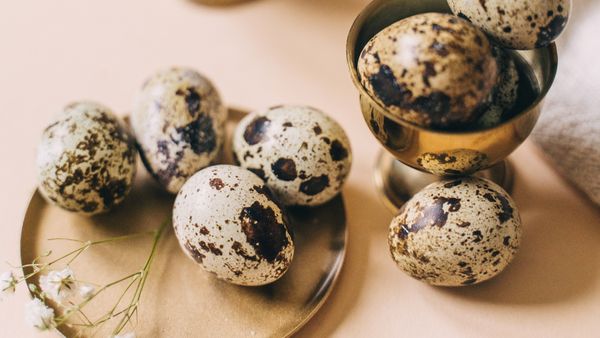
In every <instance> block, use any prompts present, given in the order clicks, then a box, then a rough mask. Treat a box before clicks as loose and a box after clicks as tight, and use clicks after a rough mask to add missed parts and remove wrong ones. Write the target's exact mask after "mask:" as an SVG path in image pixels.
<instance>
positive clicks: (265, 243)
mask: <svg viewBox="0 0 600 338" xmlns="http://www.w3.org/2000/svg"><path fill="white" fill-rule="evenodd" d="M173 226H174V228H175V234H176V236H177V239H178V240H179V243H180V245H181V247H182V249H183V251H184V252H185V253H186V254H187V255H188V256H189V257H191V258H192V259H194V260H195V261H196V262H197V263H198V264H200V266H202V268H204V270H206V271H208V272H212V273H214V274H215V275H216V276H217V277H218V278H220V279H223V280H226V281H228V282H231V283H233V284H238V285H246V286H258V285H264V284H268V283H272V282H274V281H276V280H277V279H279V278H280V277H281V276H283V274H284V273H285V272H286V271H287V269H288V267H289V266H290V263H291V262H292V258H293V256H294V241H293V238H292V235H291V232H290V229H289V228H288V224H287V222H286V217H285V215H284V211H283V210H282V209H280V208H279V206H278V205H277V203H276V202H275V201H274V200H273V198H272V196H271V194H270V192H269V189H268V188H267V187H266V186H265V184H264V182H263V181H262V180H261V179H260V178H259V177H258V176H256V175H255V174H253V173H252V172H250V171H248V170H246V169H243V168H240V167H236V166H231V165H217V166H212V167H208V168H206V169H203V170H201V171H199V172H198V173H196V174H195V175H193V176H192V177H191V178H190V179H189V180H188V181H187V182H186V183H185V184H184V185H183V187H182V188H181V190H180V191H179V193H178V194H177V198H176V199H175V206H174V208H173Z"/></svg>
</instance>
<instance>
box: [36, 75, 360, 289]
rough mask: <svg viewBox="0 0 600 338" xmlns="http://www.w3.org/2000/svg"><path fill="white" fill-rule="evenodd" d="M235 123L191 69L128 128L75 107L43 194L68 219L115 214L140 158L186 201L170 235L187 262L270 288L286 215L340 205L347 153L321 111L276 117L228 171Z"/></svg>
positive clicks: (278, 111)
mask: <svg viewBox="0 0 600 338" xmlns="http://www.w3.org/2000/svg"><path fill="white" fill-rule="evenodd" d="M226 121H227V109H226V107H225V106H224V104H223V102H222V101H221V98H220V95H219V92H218V91H217V89H216V88H215V86H214V85H213V84H212V83H211V81H210V80H208V79H207V78H206V77H204V76H203V75H201V74H200V73H198V72H197V71H195V70H193V69H189V68H170V69H165V70H162V71H159V72H157V73H155V74H154V75H152V76H150V77H149V78H148V79H147V80H146V81H145V82H144V84H143V85H142V87H141V89H140V90H139V92H138V93H137V96H136V98H135V103H134V107H133V110H132V113H131V116H130V123H129V125H128V124H126V123H125V122H124V121H122V120H121V119H119V118H118V117H117V116H116V115H115V114H113V113H112V112H111V110H110V109H109V108H107V107H105V106H103V105H101V104H98V103H94V102H87V101H82V102H75V103H72V104H69V105H68V106H66V107H65V108H64V109H63V110H62V111H61V112H60V113H59V114H58V115H57V116H56V117H55V119H54V121H53V122H52V123H51V124H50V125H49V126H48V127H47V128H46V129H45V130H44V132H43V135H42V140H41V142H40V144H39V147H38V154H37V176H38V186H39V191H40V193H41V194H42V196H44V197H45V198H46V199H47V200H48V201H49V202H51V203H53V204H55V205H57V206H59V207H61V208H63V209H66V210H68V211H72V212H77V213H81V214H84V215H95V214H99V213H103V212H108V211H109V210H111V209H113V208H114V207H116V206H117V205H118V204H120V203H121V202H122V201H123V200H124V199H125V197H126V196H127V194H128V193H129V191H130V190H131V188H132V186H133V182H134V178H135V174H136V165H137V164H136V162H137V154H138V153H139V155H140V158H141V159H142V162H143V164H144V166H145V167H146V169H147V171H148V172H149V173H150V174H151V176H152V177H153V178H154V179H155V181H156V182H157V183H158V184H159V185H160V186H161V187H162V188H163V189H164V190H165V191H167V192H169V193H172V194H177V195H176V197H175V202H174V207H173V227H174V229H175V234H176V236H177V238H178V240H179V243H180V244H181V248H182V249H183V251H184V252H185V253H186V254H187V255H188V256H189V257H190V258H192V259H193V260H194V261H195V262H197V263H198V264H199V265H200V266H201V267H202V268H203V269H204V270H206V271H208V272H210V273H212V274H214V275H215V276H216V277H217V278H219V279H222V280H225V281H228V282H230V283H234V284H238V285H246V286H258V285H265V284H268V283H272V282H274V281H276V280H278V279H279V278H281V277H282V276H283V275H284V274H285V272H286V271H287V270H288V268H289V266H290V264H291V262H292V259H293V256H294V251H295V245H294V237H293V232H292V229H291V225H290V224H289V221H288V218H287V217H286V207H288V206H307V207H310V206H317V205H321V204H324V203H326V202H328V201H329V200H331V199H332V198H333V197H335V196H336V195H337V194H338V193H340V191H341V189H342V185H343V184H344V182H345V180H346V177H347V176H348V173H349V171H350V166H351V159H352V153H351V149H350V143H349V140H348V137H347V136H346V134H345V132H344V130H343V129H342V127H341V126H340V125H339V124H338V123H337V122H336V121H334V120H333V119H332V118H331V117H329V116H327V115H326V114H325V113H323V112H322V111H319V110H317V109H314V108H311V107H305V106H278V107H274V108H270V109H268V110H266V111H263V112H259V113H254V114H249V115H248V116H247V117H245V118H244V119H243V120H242V121H241V122H240V123H239V125H238V126H237V128H236V131H235V133H234V136H233V138H234V140H233V143H234V153H235V154H234V155H235V158H236V159H237V162H238V163H237V164H238V165H237V166H234V165H227V164H220V163H218V159H219V158H220V157H219V156H218V155H219V154H220V153H221V151H222V149H223V144H224V143H225V141H226V130H225V124H226Z"/></svg>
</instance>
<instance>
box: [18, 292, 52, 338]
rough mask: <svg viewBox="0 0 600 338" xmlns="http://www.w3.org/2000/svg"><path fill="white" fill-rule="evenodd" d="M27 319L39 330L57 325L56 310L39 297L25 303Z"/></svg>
mask: <svg viewBox="0 0 600 338" xmlns="http://www.w3.org/2000/svg"><path fill="white" fill-rule="evenodd" d="M25 320H26V321H27V323H28V324H29V325H31V326H33V327H35V328H38V329H39V330H42V331H44V330H49V329H51V328H53V327H54V326H56V323H55V322H54V310H53V309H51V308H49V307H48V306H46V304H44V302H42V301H41V300H40V299H39V298H34V299H32V300H31V301H29V302H28V303H27V304H26V305H25Z"/></svg>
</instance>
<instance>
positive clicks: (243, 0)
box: [188, 0, 258, 7]
mask: <svg viewBox="0 0 600 338" xmlns="http://www.w3.org/2000/svg"><path fill="white" fill-rule="evenodd" d="M188 1H189V2H192V3H195V4H197V5H202V6H210V7H229V6H236V5H245V4H247V3H252V2H256V1H258V0H188Z"/></svg>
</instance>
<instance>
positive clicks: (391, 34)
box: [358, 0, 570, 130]
mask: <svg viewBox="0 0 600 338" xmlns="http://www.w3.org/2000/svg"><path fill="white" fill-rule="evenodd" d="M448 4H449V5H450V8H451V9H452V11H453V13H454V14H456V15H452V14H445V13H423V14H418V15H414V16H411V17H407V18H404V19H402V20H400V21H397V22H395V23H393V24H392V25H390V26H388V27H386V28H384V29H383V30H381V31H380V32H379V33H377V34H376V35H375V36H374V37H373V38H371V40H370V41H368V42H367V44H366V45H365V47H364V49H363V50H362V52H361V54H360V56H359V59H358V73H359V76H360V81H361V84H362V85H363V87H364V88H365V90H366V91H367V93H368V94H369V96H371V97H372V98H373V99H374V100H375V101H376V102H377V103H378V104H379V105H381V106H382V107H384V108H385V109H386V110H387V111H388V112H389V114H390V115H391V116H393V117H395V118H396V119H398V120H403V121H406V122H408V123H412V124H415V125H418V126H421V127H425V128H431V129H436V130H457V129H461V130H464V129H477V128H491V127H494V126H496V125H498V124H500V123H502V122H503V121H506V119H508V118H510V117H512V116H514V115H515V114H517V113H518V111H515V110H518V109H519V104H518V101H519V100H527V99H531V98H527V97H522V98H520V97H519V91H520V89H521V87H524V88H526V87H528V86H532V87H535V83H531V81H532V79H528V78H527V75H526V74H524V73H523V72H524V70H522V71H521V70H520V69H519V56H518V54H517V53H516V52H515V51H512V49H533V48H539V47H544V46H547V45H549V44H550V43H551V42H552V41H553V40H555V39H556V38H557V37H558V35H559V34H560V33H561V32H562V30H563V29H564V27H565V25H566V23H567V19H568V16H569V10H570V1H569V0H552V1H545V0H543V1H542V0H524V1H503V0H486V1H483V0H482V1H475V0H448ZM527 93H528V92H527ZM523 96H525V95H523ZM530 96H531V95H530Z"/></svg>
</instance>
